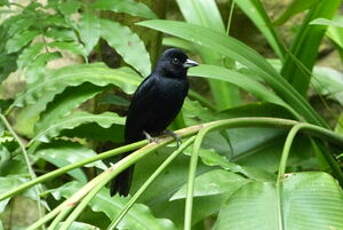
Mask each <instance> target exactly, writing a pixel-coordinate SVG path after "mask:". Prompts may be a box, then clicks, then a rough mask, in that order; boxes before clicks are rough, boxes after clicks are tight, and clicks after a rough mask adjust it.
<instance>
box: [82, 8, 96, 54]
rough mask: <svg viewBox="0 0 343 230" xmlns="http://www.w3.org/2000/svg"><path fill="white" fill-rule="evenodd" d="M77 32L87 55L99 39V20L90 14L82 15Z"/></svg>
mask: <svg viewBox="0 0 343 230" xmlns="http://www.w3.org/2000/svg"><path fill="white" fill-rule="evenodd" d="M78 30H79V34H80V39H81V41H82V42H83V44H84V45H85V49H86V52H87V55H88V54H89V53H90V52H91V51H92V50H93V48H94V46H95V45H96V44H97V43H98V41H99V38H100V32H101V28H100V22H99V19H98V18H97V17H96V16H95V15H93V14H91V13H86V14H82V18H81V20H80V23H79V24H78Z"/></svg>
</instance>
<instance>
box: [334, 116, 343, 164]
mask: <svg viewBox="0 0 343 230" xmlns="http://www.w3.org/2000/svg"><path fill="white" fill-rule="evenodd" d="M335 132H336V133H339V134H342V135H343V113H341V114H340V116H339V118H338V120H337V124H336V127H335ZM341 157H342V154H341Z"/></svg>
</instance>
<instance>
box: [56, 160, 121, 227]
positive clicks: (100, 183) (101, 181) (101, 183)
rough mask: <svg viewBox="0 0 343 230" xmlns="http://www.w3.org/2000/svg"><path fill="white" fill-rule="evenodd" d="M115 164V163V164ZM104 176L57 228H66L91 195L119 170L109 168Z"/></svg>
mask: <svg viewBox="0 0 343 230" xmlns="http://www.w3.org/2000/svg"><path fill="white" fill-rule="evenodd" d="M116 165H117V164H116ZM108 172H109V173H107V174H106V177H104V178H102V179H101V180H100V182H99V183H98V184H97V185H96V186H95V187H94V188H93V189H92V190H90V192H89V193H88V194H87V195H86V196H85V197H84V198H83V199H82V201H81V202H80V204H79V205H77V207H76V208H75V209H74V211H73V212H72V213H71V214H70V215H69V216H68V218H67V219H66V221H64V222H63V224H62V226H61V227H60V228H59V230H67V229H68V228H69V227H70V225H71V224H72V223H73V222H74V221H75V220H76V218H77V217H78V216H79V215H80V214H81V212H82V211H83V210H84V209H85V208H86V207H87V205H88V203H89V202H90V201H91V200H92V199H93V197H94V196H95V195H96V194H97V193H98V192H99V191H100V190H101V189H102V188H103V187H104V186H105V185H106V184H107V183H108V182H109V181H110V180H111V179H112V178H113V177H114V176H115V175H117V174H118V173H119V172H118V170H113V171H111V170H109V171H108Z"/></svg>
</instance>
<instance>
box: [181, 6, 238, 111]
mask: <svg viewBox="0 0 343 230" xmlns="http://www.w3.org/2000/svg"><path fill="white" fill-rule="evenodd" d="M177 3H178V6H179V8H180V10H181V12H182V15H183V17H184V18H185V19H186V21H187V22H188V23H191V24H197V25H201V26H204V27H206V28H208V29H211V30H215V31H217V32H219V33H222V34H225V33H226V30H225V26H224V23H223V20H222V18H221V16H220V13H219V10H218V7H217V5H216V2H215V1H214V0H198V1H194V0H182V1H177ZM192 46H193V49H192V50H193V51H196V52H197V53H199V55H200V57H201V59H202V60H203V61H204V62H205V63H207V64H216V65H223V66H224V63H228V66H230V68H232V67H233V66H234V62H233V60H232V59H229V58H226V59H227V62H224V60H223V59H224V58H223V56H222V55H220V54H219V53H218V52H216V51H214V50H212V49H209V48H207V47H203V46H199V45H197V44H192ZM209 86H210V89H211V90H210V92H211V94H212V96H213V99H214V102H215V106H216V108H217V109H218V110H223V109H227V108H230V107H233V106H236V105H239V104H240V103H241V102H240V94H239V90H238V89H237V88H236V87H233V86H232V85H230V84H229V83H223V82H220V81H217V80H213V79H209Z"/></svg>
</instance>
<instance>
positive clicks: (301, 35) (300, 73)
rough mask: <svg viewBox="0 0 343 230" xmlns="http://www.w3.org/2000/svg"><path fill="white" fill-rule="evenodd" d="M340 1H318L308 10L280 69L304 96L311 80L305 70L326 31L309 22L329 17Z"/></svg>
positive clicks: (313, 61)
mask: <svg viewBox="0 0 343 230" xmlns="http://www.w3.org/2000/svg"><path fill="white" fill-rule="evenodd" d="M340 3H341V1H339V0H330V1H325V3H324V2H323V1H320V2H319V3H318V4H317V5H316V6H315V7H313V8H312V9H311V10H310V11H309V13H308V14H307V16H306V18H305V20H304V22H303V24H302V26H301V28H300V30H299V31H298V33H297V36H296V37H295V39H294V41H293V45H292V47H291V49H290V53H289V54H288V55H287V58H286V62H285V64H284V65H283V68H282V70H281V74H282V75H283V76H284V77H285V78H286V79H287V80H288V81H289V82H290V84H291V85H292V86H293V87H294V88H295V89H296V90H297V91H298V92H299V93H300V94H302V95H303V96H304V97H306V93H307V90H308V87H309V83H310V80H311V76H309V74H308V72H307V70H310V71H311V70H312V68H313V66H314V64H315V60H316V58H317V53H318V48H319V45H320V43H321V40H322V37H323V36H324V34H325V32H326V26H320V25H311V24H310V22H311V21H312V20H315V19H316V18H328V19H331V18H332V17H333V16H334V15H335V13H336V11H337V8H338V7H339V6H340ZM298 61H300V62H301V64H299V63H298ZM299 65H300V66H299Z"/></svg>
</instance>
